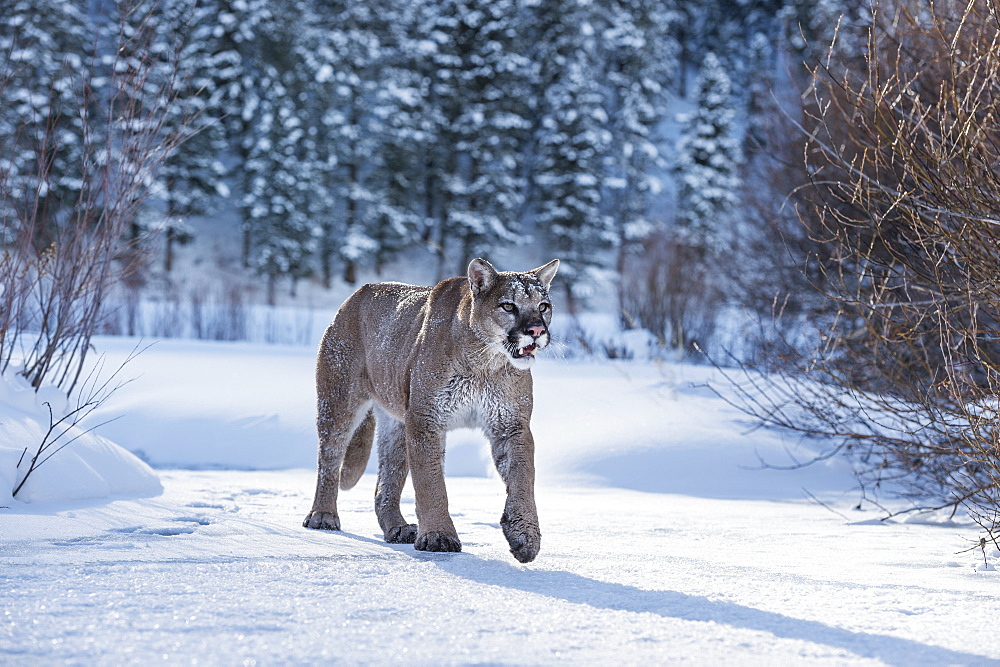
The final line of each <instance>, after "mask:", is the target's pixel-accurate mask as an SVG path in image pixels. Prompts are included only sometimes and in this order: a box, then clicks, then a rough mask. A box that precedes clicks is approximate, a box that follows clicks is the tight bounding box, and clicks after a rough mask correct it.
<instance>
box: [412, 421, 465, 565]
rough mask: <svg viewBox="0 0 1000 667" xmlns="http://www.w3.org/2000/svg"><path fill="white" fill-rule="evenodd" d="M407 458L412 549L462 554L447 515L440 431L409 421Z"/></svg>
mask: <svg viewBox="0 0 1000 667" xmlns="http://www.w3.org/2000/svg"><path fill="white" fill-rule="evenodd" d="M406 456H407V459H408V460H409V463H410V477H411V479H412V480H413V495H414V498H415V500H416V505H417V507H416V509H417V539H416V542H414V544H413V547H414V548H415V549H417V550H419V551H461V550H462V542H461V541H460V540H459V539H458V532H457V531H456V530H455V524H454V523H453V522H452V520H451V515H450V514H448V492H447V490H446V489H445V485H444V431H443V429H441V427H440V426H438V425H437V424H435V423H433V422H432V420H429V419H425V418H421V417H417V416H412V415H411V416H410V417H408V418H407V420H406Z"/></svg>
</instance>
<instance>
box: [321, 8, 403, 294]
mask: <svg viewBox="0 0 1000 667" xmlns="http://www.w3.org/2000/svg"><path fill="white" fill-rule="evenodd" d="M380 4H382V5H383V6H373V5H372V4H371V3H368V2H362V1H361V0H325V1H320V2H318V3H317V4H316V7H315V12H316V14H315V16H316V19H315V20H314V21H312V22H311V24H312V25H313V26H314V28H315V29H314V30H311V31H309V36H308V38H307V39H306V40H304V42H303V44H302V48H303V51H302V58H301V59H302V62H303V65H304V67H305V70H306V71H307V72H308V73H309V74H311V75H312V77H313V80H314V83H313V86H314V89H313V91H312V95H313V98H314V100H313V103H314V105H315V109H316V111H315V113H316V125H317V128H318V133H317V136H316V141H317V153H316V155H315V157H314V160H315V161H316V167H317V174H318V175H320V181H319V183H318V185H319V186H320V188H321V189H320V191H319V192H317V193H316V196H315V197H314V201H313V208H314V211H315V214H316V216H317V218H318V219H319V220H321V221H322V222H323V230H324V231H323V238H322V241H321V244H320V265H321V270H322V273H323V279H324V282H325V283H326V284H327V285H329V284H330V279H331V276H332V259H333V257H334V255H336V256H337V258H338V259H339V260H340V262H341V264H342V265H343V269H344V270H343V278H344V280H345V281H346V282H348V283H353V282H355V280H356V273H357V266H358V264H359V263H360V262H364V261H365V260H368V259H371V258H372V257H373V256H374V255H375V254H376V252H377V251H378V242H377V241H376V240H374V239H373V238H372V236H371V235H372V233H374V230H375V228H376V227H377V224H378V216H377V215H376V210H375V205H376V204H377V202H378V201H379V200H380V198H381V197H380V195H379V193H378V183H377V181H379V180H380V179H381V178H382V174H380V173H378V169H377V163H376V160H377V146H378V139H379V137H380V135H381V128H380V127H379V121H380V119H379V117H378V116H377V115H375V114H374V113H373V110H374V106H375V102H376V99H375V96H376V93H377V91H378V90H379V88H380V87H381V86H382V84H383V81H382V77H381V71H382V67H383V61H384V60H385V58H386V53H385V48H384V45H383V41H384V40H385V39H386V38H387V33H388V28H387V26H386V21H387V20H390V19H391V14H390V15H388V16H387V15H385V14H383V12H382V10H385V9H387V8H388V4H389V3H380ZM373 172H374V173H373Z"/></svg>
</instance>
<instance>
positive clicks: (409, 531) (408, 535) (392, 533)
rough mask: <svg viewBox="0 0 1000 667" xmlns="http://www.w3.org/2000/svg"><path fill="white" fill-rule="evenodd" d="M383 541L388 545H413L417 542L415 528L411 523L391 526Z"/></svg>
mask: <svg viewBox="0 0 1000 667" xmlns="http://www.w3.org/2000/svg"><path fill="white" fill-rule="evenodd" d="M385 541H386V542H388V543H389V544H413V543H414V542H416V541H417V527H416V525H414V524H412V523H408V524H406V525H403V526H393V527H392V528H390V529H389V530H387V531H385ZM431 551H433V549H432V550H431Z"/></svg>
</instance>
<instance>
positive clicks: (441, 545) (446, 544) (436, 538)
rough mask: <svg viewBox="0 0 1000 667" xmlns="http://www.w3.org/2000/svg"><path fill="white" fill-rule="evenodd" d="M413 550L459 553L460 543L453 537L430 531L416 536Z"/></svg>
mask: <svg viewBox="0 0 1000 667" xmlns="http://www.w3.org/2000/svg"><path fill="white" fill-rule="evenodd" d="M413 548H414V549H416V550H417V551H461V550H462V542H461V540H459V539H458V537H457V536H455V535H448V534H446V533H438V532H433V531H432V532H429V533H420V534H418V535H417V541H416V542H414V544H413Z"/></svg>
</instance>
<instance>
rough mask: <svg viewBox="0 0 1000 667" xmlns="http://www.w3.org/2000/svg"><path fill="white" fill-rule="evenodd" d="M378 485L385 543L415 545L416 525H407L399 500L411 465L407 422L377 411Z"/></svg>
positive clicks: (377, 505)
mask: <svg viewBox="0 0 1000 667" xmlns="http://www.w3.org/2000/svg"><path fill="white" fill-rule="evenodd" d="M376 414H377V417H376V419H377V421H378V445H377V446H378V484H377V485H376V487H375V514H376V515H377V516H378V525H379V526H381V527H382V532H383V533H384V535H385V541H386V542H389V543H390V544H413V543H414V542H415V541H416V539H417V526H416V524H412V523H407V521H406V519H405V518H404V517H403V513H402V512H401V511H400V509H399V498H400V496H402V494H403V485H404V484H405V483H406V475H407V474H408V473H409V469H410V468H409V466H408V465H407V463H406V432H405V430H404V428H403V423H402V422H400V421H398V420H397V419H394V418H393V417H390V416H389V415H388V414H386V413H385V412H383V411H381V410H379V411H377V413H376Z"/></svg>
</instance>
